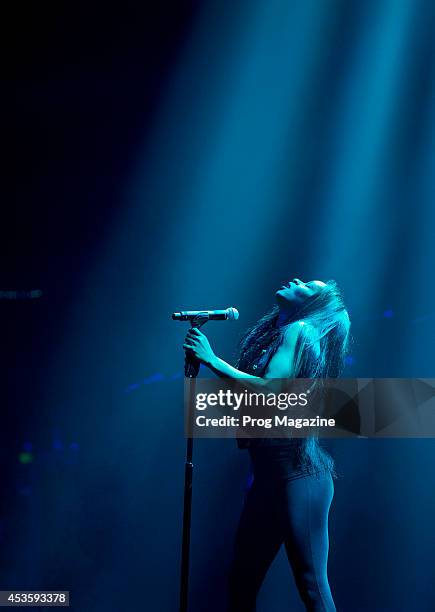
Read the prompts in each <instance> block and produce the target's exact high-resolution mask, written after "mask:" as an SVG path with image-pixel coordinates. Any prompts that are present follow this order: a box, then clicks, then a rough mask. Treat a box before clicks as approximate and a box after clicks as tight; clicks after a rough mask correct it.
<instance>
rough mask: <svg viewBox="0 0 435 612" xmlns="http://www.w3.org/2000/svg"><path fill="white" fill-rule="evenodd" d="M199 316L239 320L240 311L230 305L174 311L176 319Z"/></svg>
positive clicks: (214, 319)
mask: <svg viewBox="0 0 435 612" xmlns="http://www.w3.org/2000/svg"><path fill="white" fill-rule="evenodd" d="M197 317H201V318H204V319H206V320H207V321H212V320H213V321H227V320H228V321H237V319H238V318H239V311H238V310H236V309H235V308H233V307H230V308H226V309H225V310H183V311H181V312H174V313H172V318H173V320H174V321H191V320H192V319H196V318H197Z"/></svg>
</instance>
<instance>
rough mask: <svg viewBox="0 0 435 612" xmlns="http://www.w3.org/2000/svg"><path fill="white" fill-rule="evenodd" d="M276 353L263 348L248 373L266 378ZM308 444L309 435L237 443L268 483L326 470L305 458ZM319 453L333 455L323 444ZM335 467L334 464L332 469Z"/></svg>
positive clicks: (255, 471)
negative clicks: (306, 436)
mask: <svg viewBox="0 0 435 612" xmlns="http://www.w3.org/2000/svg"><path fill="white" fill-rule="evenodd" d="M274 353H275V350H274V347H270V348H269V349H265V350H263V351H262V354H261V355H260V357H259V358H258V359H256V360H255V361H254V362H253V363H252V364H251V365H250V367H249V368H248V370H249V371H248V372H247V373H248V374H252V375H253V376H260V377H263V376H264V374H265V372H266V370H267V367H268V365H269V362H270V360H271V359H272V356H273V355H274ZM306 443H307V439H306V438H249V437H248V438H244V437H241V436H240V437H237V446H238V447H239V448H240V449H248V451H249V454H250V457H251V463H252V468H253V473H254V478H255V479H257V480H259V481H260V480H261V481H265V482H267V481H268V480H270V481H275V480H276V479H278V480H280V481H282V480H287V481H288V480H293V479H295V478H301V477H303V476H307V475H310V474H315V473H318V472H319V471H322V470H323V469H324V468H321V467H320V466H319V465H318V466H314V465H312V464H311V465H310V464H308V463H307V462H306V460H304V458H303V452H301V451H302V448H303V446H304V445H305V444H306ZM316 452H318V453H320V455H322V456H323V457H325V458H326V457H328V456H329V455H328V454H327V453H325V451H324V450H323V449H321V448H320V447H318V448H317V449H316ZM332 466H333V463H332V464H331V468H330V469H331V470H333V467H332ZM332 473H333V471H332Z"/></svg>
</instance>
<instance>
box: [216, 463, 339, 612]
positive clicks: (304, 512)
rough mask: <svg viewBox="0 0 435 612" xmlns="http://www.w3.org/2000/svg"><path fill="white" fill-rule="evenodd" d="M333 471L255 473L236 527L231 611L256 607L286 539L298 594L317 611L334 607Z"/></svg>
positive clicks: (330, 610)
mask: <svg viewBox="0 0 435 612" xmlns="http://www.w3.org/2000/svg"><path fill="white" fill-rule="evenodd" d="M333 494H334V484H333V480H332V477H331V475H330V473H329V472H322V473H321V474H320V475H317V476H316V475H315V474H312V475H305V476H302V477H299V478H293V479H291V480H284V479H278V480H274V479H270V478H255V480H254V483H253V485H252V486H251V488H250V489H249V490H248V493H247V495H246V498H245V503H244V507H243V511H242V515H241V517H240V522H239V526H238V529H237V533H236V539H235V546H234V556H233V561H232V565H231V570H230V577H229V600H230V603H229V608H228V610H229V612H255V610H256V607H255V601H256V597H257V593H258V591H259V589H260V586H261V584H262V582H263V579H264V577H265V575H266V572H267V570H268V568H269V566H270V564H271V563H272V561H273V559H274V558H275V556H276V554H277V552H278V550H279V549H280V547H281V545H282V543H284V544H285V548H286V552H287V557H288V560H289V562H290V565H291V568H292V570H293V574H294V577H295V581H296V585H297V587H298V590H299V594H300V596H301V598H302V601H303V602H304V604H305V607H306V609H307V610H309V611H313V612H320V611H322V612H325V611H326V612H334V611H335V605H334V601H333V599H332V595H331V590H330V587H329V583H328V577H327V560H328V547H329V546H328V513H329V507H330V505H331V501H332V497H333Z"/></svg>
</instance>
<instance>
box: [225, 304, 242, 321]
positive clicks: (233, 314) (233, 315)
mask: <svg viewBox="0 0 435 612" xmlns="http://www.w3.org/2000/svg"><path fill="white" fill-rule="evenodd" d="M227 310H228V319H229V320H230V321H237V319H238V318H239V311H238V310H237V309H236V308H233V307H230V308H228V309H227Z"/></svg>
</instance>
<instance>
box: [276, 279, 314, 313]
mask: <svg viewBox="0 0 435 612" xmlns="http://www.w3.org/2000/svg"><path fill="white" fill-rule="evenodd" d="M323 287H326V283H323V282H322V281H319V280H314V281H308V282H307V283H304V282H303V281H301V280H300V279H299V278H294V279H292V280H291V281H289V282H288V283H287V284H285V285H282V287H281V289H278V291H277V292H276V294H275V299H276V302H277V304H278V306H279V307H280V308H289V307H290V308H292V309H293V308H295V307H299V306H301V305H302V304H303V303H304V302H305V300H307V299H308V298H310V297H313V296H315V295H317V294H318V293H319V292H320V291H322V289H323Z"/></svg>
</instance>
